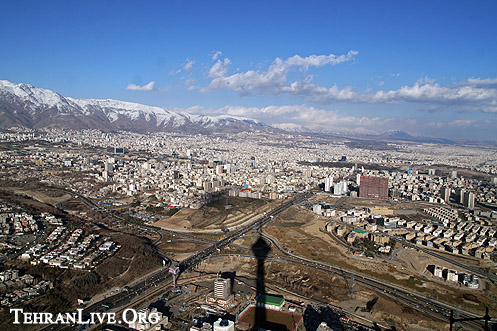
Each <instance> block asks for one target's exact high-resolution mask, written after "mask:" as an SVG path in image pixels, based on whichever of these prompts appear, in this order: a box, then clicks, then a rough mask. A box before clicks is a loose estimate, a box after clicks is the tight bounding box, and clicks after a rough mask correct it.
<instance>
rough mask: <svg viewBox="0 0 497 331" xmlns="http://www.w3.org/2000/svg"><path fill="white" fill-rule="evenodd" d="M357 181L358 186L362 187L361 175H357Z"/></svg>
mask: <svg viewBox="0 0 497 331" xmlns="http://www.w3.org/2000/svg"><path fill="white" fill-rule="evenodd" d="M355 181H356V184H357V185H359V186H361V174H357V176H356V179H355Z"/></svg>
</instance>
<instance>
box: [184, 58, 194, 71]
mask: <svg viewBox="0 0 497 331" xmlns="http://www.w3.org/2000/svg"><path fill="white" fill-rule="evenodd" d="M194 64H195V60H190V59H186V64H185V65H184V66H183V69H185V70H186V71H192V70H193V65H194Z"/></svg>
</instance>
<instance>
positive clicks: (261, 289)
mask: <svg viewBox="0 0 497 331" xmlns="http://www.w3.org/2000/svg"><path fill="white" fill-rule="evenodd" d="M270 251H271V248H270V246H269V244H268V243H267V242H266V241H265V240H264V238H262V237H261V236H260V235H259V238H258V239H257V241H256V242H255V243H254V244H253V245H252V252H253V253H254V255H255V258H256V259H257V286H256V290H257V294H256V296H257V298H259V297H260V296H261V295H264V294H265V293H266V283H265V279H264V272H265V269H264V261H265V260H266V258H267V256H268V254H269V252H270ZM258 329H265V330H287V328H286V326H285V325H282V324H278V323H274V322H271V321H268V319H267V310H266V308H265V307H264V306H259V305H256V308H255V324H254V326H253V328H252V330H258Z"/></svg>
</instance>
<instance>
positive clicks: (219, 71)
mask: <svg viewBox="0 0 497 331" xmlns="http://www.w3.org/2000/svg"><path fill="white" fill-rule="evenodd" d="M216 54H217V53H216ZM216 54H215V55H216ZM357 54H358V52H357V51H349V52H348V53H347V54H342V55H335V54H330V55H310V56H307V57H301V56H300V55H294V56H292V57H289V58H287V59H285V60H282V59H280V58H276V59H275V60H274V61H273V62H272V63H271V65H270V66H269V67H268V68H267V69H266V70H248V71H244V72H238V73H235V74H232V75H227V73H228V65H229V64H230V63H231V61H230V60H229V59H224V61H221V60H220V59H217V61H216V63H215V64H214V65H213V66H212V67H211V68H210V71H209V78H211V81H210V83H209V85H208V86H207V87H204V88H203V89H201V91H202V92H208V91H211V90H217V89H228V90H233V91H236V92H238V93H239V94H240V95H251V94H254V93H256V94H272V95H283V94H287V95H292V96H296V97H299V98H302V99H304V100H308V101H312V102H316V103H321V104H330V103H336V102H346V103H373V104H378V103H380V104H381V103H424V104H427V105H428V106H429V107H430V106H433V105H436V106H437V107H440V108H443V107H449V106H450V107H452V108H453V109H455V110H458V111H482V112H497V78H486V79H481V78H470V79H468V80H467V81H465V82H463V83H460V84H455V85H452V86H441V85H440V84H438V83H436V82H435V81H434V80H431V79H429V78H426V77H425V78H423V79H421V80H419V81H418V82H416V83H414V84H413V85H411V86H409V85H406V86H402V87H400V88H399V89H393V90H378V91H377V92H372V91H369V90H366V91H365V92H360V91H355V90H354V89H353V88H352V87H351V86H346V87H344V88H339V87H338V85H337V84H333V85H332V86H331V87H326V86H322V85H320V84H316V83H314V82H313V76H312V75H309V74H307V70H308V69H309V68H310V67H322V66H325V65H336V64H339V63H344V62H348V61H352V60H353V59H354V57H355V56H356V55H357ZM218 56H219V55H216V58H217V57H218ZM213 58H214V57H213ZM294 69H298V70H299V71H300V79H297V80H295V81H288V74H289V73H290V72H291V71H294ZM390 75H391V76H393V77H398V76H399V74H398V73H392V74H390ZM375 82H376V81H375ZM376 84H377V85H378V86H382V85H384V82H383V81H379V82H376Z"/></svg>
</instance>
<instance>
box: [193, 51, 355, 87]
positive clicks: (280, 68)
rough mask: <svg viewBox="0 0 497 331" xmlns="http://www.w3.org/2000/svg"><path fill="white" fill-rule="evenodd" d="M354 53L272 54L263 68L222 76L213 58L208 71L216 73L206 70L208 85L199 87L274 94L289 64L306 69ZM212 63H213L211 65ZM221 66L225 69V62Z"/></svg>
mask: <svg viewBox="0 0 497 331" xmlns="http://www.w3.org/2000/svg"><path fill="white" fill-rule="evenodd" d="M357 54H358V52H357V51H349V52H348V53H347V54H346V55H339V56H337V55H334V54H330V55H310V56H308V57H301V56H299V55H294V56H292V57H290V58H288V59H286V60H282V59H280V58H276V59H275V60H274V61H273V63H272V64H271V65H270V66H269V68H268V69H267V70H266V71H254V70H249V71H246V72H241V73H236V74H233V75H231V76H226V73H227V70H224V71H220V70H217V69H218V67H221V64H220V63H219V62H216V64H214V66H213V67H212V68H211V71H213V72H214V73H216V74H218V75H217V76H214V75H211V73H209V77H211V78H213V79H212V81H211V82H210V84H209V86H207V87H206V88H204V89H203V90H202V91H203V92H207V91H210V90H216V89H222V88H226V89H231V90H235V91H237V92H239V93H240V94H250V93H251V92H252V91H256V92H259V93H267V92H272V93H275V94H278V92H279V89H281V88H283V87H285V86H286V85H287V84H286V80H287V75H288V73H289V71H290V70H291V69H292V68H295V67H296V68H300V69H302V70H307V69H308V68H309V67H321V66H324V65H327V64H330V65H336V64H339V63H343V62H347V61H351V60H352V59H353V58H354V56H355V55H357ZM218 61H219V60H218ZM215 66H217V67H216V68H215ZM222 68H223V69H226V68H225V66H223V67H222Z"/></svg>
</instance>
